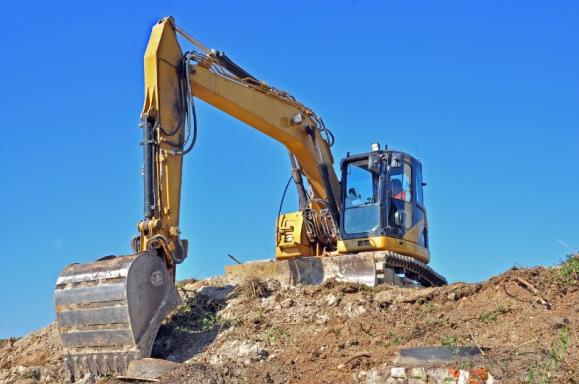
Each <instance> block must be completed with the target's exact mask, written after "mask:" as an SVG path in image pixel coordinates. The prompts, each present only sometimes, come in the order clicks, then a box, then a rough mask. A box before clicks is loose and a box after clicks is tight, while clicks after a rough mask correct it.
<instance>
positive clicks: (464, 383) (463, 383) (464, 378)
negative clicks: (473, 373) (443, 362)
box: [457, 369, 470, 384]
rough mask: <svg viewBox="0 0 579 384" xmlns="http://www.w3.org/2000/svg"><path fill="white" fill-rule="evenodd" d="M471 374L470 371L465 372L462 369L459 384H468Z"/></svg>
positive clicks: (459, 374)
mask: <svg viewBox="0 0 579 384" xmlns="http://www.w3.org/2000/svg"><path fill="white" fill-rule="evenodd" d="M469 377H470V373H469V372H468V371H463V370H462V369H461V370H460V371H459V373H458V383H457V384H468V381H469Z"/></svg>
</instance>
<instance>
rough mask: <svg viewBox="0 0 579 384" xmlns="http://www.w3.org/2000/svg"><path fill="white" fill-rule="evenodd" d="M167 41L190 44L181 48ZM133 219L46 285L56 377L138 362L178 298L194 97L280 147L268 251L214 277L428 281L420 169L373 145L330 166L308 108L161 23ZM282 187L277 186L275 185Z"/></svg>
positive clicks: (328, 138)
mask: <svg viewBox="0 0 579 384" xmlns="http://www.w3.org/2000/svg"><path fill="white" fill-rule="evenodd" d="M178 36H180V38H179V39H182V40H184V41H185V42H187V43H188V44H191V45H192V46H193V47H194V49H192V50H190V51H187V52H183V51H182V50H181V47H180V44H179V40H178ZM144 77H145V100H144V105H143V109H142V113H141V120H140V127H141V128H142V131H143V141H142V143H141V144H142V146H143V179H144V215H143V219H142V220H141V221H139V223H138V225H137V228H138V234H137V236H135V237H134V238H133V240H132V242H131V245H132V249H133V252H134V253H133V254H130V255H125V256H106V257H103V258H101V259H99V260H97V261H95V262H91V263H86V264H72V265H69V266H68V267H66V268H65V269H64V270H63V271H62V272H61V274H60V275H59V277H58V279H57V282H56V288H55V307H56V316H57V326H58V331H59V334H60V338H61V341H62V344H63V349H64V366H65V372H66V375H67V380H68V381H70V382H74V381H75V380H78V379H79V378H80V377H83V375H85V374H87V373H93V374H97V375H104V374H109V373H115V374H124V373H125V372H126V371H127V367H128V364H129V362H131V361H133V360H139V359H142V358H146V357H149V356H150V355H151V350H152V347H153V342H154V340H155V336H156V334H157V331H158V329H159V327H160V325H161V323H162V322H163V320H164V319H165V318H166V317H167V316H168V315H169V314H170V313H171V311H172V310H174V309H175V308H176V307H177V306H178V305H179V303H180V298H179V294H178V291H177V289H176V286H175V271H176V267H177V265H178V264H180V263H182V262H183V261H184V260H185V258H186V257H187V250H188V242H187V240H185V239H183V238H182V237H181V230H180V228H179V219H180V202H181V183H182V165H183V157H184V156H185V155H186V154H187V153H188V152H190V151H191V150H192V148H193V146H194V145H195V143H196V139H197V115H196V110H195V103H194V99H195V98H197V99H199V100H202V101H204V102H206V103H208V104H210V105H212V106H214V107H216V108H217V109H219V110H221V111H223V112H225V113H226V114H229V115H231V116H233V117H235V118H236V119H238V120H240V121H242V122H244V123H246V124H247V125H248V126H250V127H252V128H254V129H256V130H258V131H260V132H262V133H264V134H265V135H267V136H269V137H271V138H273V139H275V140H276V141H279V142H280V143H281V144H283V145H284V146H285V148H287V150H288V154H289V160H290V165H291V177H290V178H291V180H293V184H295V187H296V188H297V196H298V198H299V209H298V210H296V211H295V212H289V213H280V214H279V215H278V219H277V223H276V232H275V237H276V238H275V259H274V260H270V261H261V262H249V263H244V264H237V265H231V266H226V269H225V271H226V277H227V276H229V277H230V278H231V280H232V281H238V280H240V279H243V278H249V277H261V278H270V277H271V278H277V279H279V280H281V281H283V282H284V283H287V284H319V283H321V282H323V281H325V280H327V279H331V278H334V279H340V280H342V281H354V282H359V283H364V284H367V285H376V284H382V283H389V284H395V285H400V286H423V287H427V286H439V285H444V284H446V280H445V279H444V277H442V276H441V275H439V274H438V273H437V272H435V271H434V270H433V269H432V268H430V267H429V266H428V265H427V264H428V263H429V261H430V252H429V247H428V241H429V240H428V225H427V220H426V210H425V207H424V203H423V186H424V185H425V184H424V183H423V181H422V165H421V163H420V162H419V161H418V160H417V159H415V158H414V157H412V156H411V155H409V154H407V153H404V152H401V151H396V150H389V149H388V148H380V145H379V144H378V143H374V144H372V145H371V147H370V151H368V152H365V153H361V154H357V155H350V154H348V155H347V157H346V158H344V159H343V160H342V161H341V163H340V172H339V173H340V175H338V172H336V170H335V168H334V159H333V156H332V152H331V146H332V144H333V142H334V135H333V134H332V132H331V131H330V129H328V128H327V127H326V126H325V124H324V121H323V120H322V119H321V117H319V116H318V115H317V114H316V113H314V111H313V110H312V109H310V108H308V107H306V106H305V105H303V104H302V103H300V102H299V101H297V100H296V99H295V98H294V97H293V96H292V95H290V94H289V93H287V92H285V91H282V90H280V89H277V88H274V87H272V86H270V85H268V84H267V83H266V82H264V81H261V80H258V79H257V78H256V77H254V76H252V75H251V74H250V73H248V72H247V71H245V70H244V69H243V68H241V67H240V66H238V65H237V64H236V63H234V62H233V61H232V60H231V59H230V58H229V57H228V56H227V55H225V54H224V53H223V52H220V51H216V50H213V49H208V48H207V47H206V46H204V45H203V44H202V43H201V42H199V41H198V40H196V39H194V38H193V37H192V36H190V35H189V34H188V33H187V32H185V31H184V30H182V29H181V28H179V27H178V26H177V25H176V24H175V21H174V19H173V18H172V17H166V18H163V19H161V20H160V21H159V22H158V23H156V24H155V25H154V27H153V29H152V32H151V35H150V38H149V41H148V45H147V48H146V52H145V57H144ZM288 185H289V182H288Z"/></svg>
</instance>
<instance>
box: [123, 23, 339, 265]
mask: <svg viewBox="0 0 579 384" xmlns="http://www.w3.org/2000/svg"><path fill="white" fill-rule="evenodd" d="M178 33H181V34H182V35H183V36H184V37H185V38H186V39H188V40H190V41H191V42H192V43H194V44H195V45H196V46H197V47H198V48H199V49H200V51H201V52H188V53H186V54H183V53H182V51H181V47H180V45H179V42H178V41H177V34H178ZM192 97H194V98H198V99H200V100H203V101H205V102H207V103H208V104H210V105H212V106H214V107H216V108H218V109H220V110H221V111H223V112H225V113H227V114H229V115H231V116H233V117H235V118H237V119H239V120H240V121H243V122H244V123H246V124H248V125H249V126H250V127H252V128H255V129H256V130H258V131H260V132H262V133H264V134H266V135H268V136H269V137H271V138H273V139H275V140H277V141H279V142H280V143H282V144H283V145H284V146H285V147H286V148H287V149H288V151H289V153H290V157H291V159H292V160H293V161H292V163H293V164H295V167H294V174H295V175H296V176H297V178H298V179H299V178H300V177H301V175H302V174H303V175H304V176H305V178H306V179H307V181H308V184H309V186H310V187H311V192H312V196H311V201H310V203H311V204H310V206H311V207H312V209H311V210H310V212H319V211H320V210H325V211H326V212H327V213H328V214H327V215H326V216H325V217H323V218H319V217H318V218H312V215H310V216H308V217H306V218H305V219H306V221H307V220H309V221H310V224H311V225H309V227H308V228H310V238H311V237H314V238H317V239H322V238H323V239H324V241H322V243H323V246H325V247H326V249H328V248H332V246H333V244H332V242H335V232H336V231H335V230H334V231H333V232H334V234H333V236H332V235H331V234H328V233H327V232H332V230H325V232H326V233H322V234H315V232H316V228H318V229H317V231H318V232H320V231H322V232H323V230H320V229H319V228H321V227H324V228H328V227H332V222H333V223H334V224H335V223H337V221H338V216H339V201H340V200H339V199H340V184H339V181H338V177H337V175H336V173H335V171H334V168H333V162H334V159H333V156H332V153H331V150H330V143H329V140H331V136H328V137H324V135H323V133H324V132H326V131H327V130H326V129H325V127H324V126H323V122H322V121H321V119H320V118H319V117H318V116H317V115H315V113H314V112H313V111H312V110H311V109H309V108H307V107H305V106H304V105H303V104H301V103H299V102H298V101H296V100H295V99H294V98H293V97H291V96H290V95H289V94H287V93H286V92H283V91H279V90H276V89H275V88H273V87H270V86H268V85H267V84H265V83H264V82H260V81H258V80H257V79H255V78H254V77H253V76H251V75H249V74H248V73H247V72H245V71H244V70H243V69H241V68H240V67H238V66H237V65H235V64H234V63H233V62H232V61H231V60H230V59H229V58H227V57H226V56H225V55H224V54H223V53H220V52H216V51H210V50H208V49H207V48H205V47H204V46H203V45H202V44H200V43H199V42H198V41H196V40H195V39H193V38H191V37H190V36H189V35H187V34H186V33H185V32H183V31H181V30H180V29H178V28H177V27H176V26H175V22H174V20H173V19H172V18H170V17H169V18H165V19H162V20H161V21H159V22H158V23H157V24H156V25H155V26H154V27H153V31H152V33H151V38H150V40H149V43H148V46H147V50H146V53H145V103H144V106H143V111H142V114H141V121H142V123H141V125H142V128H143V132H144V135H143V138H144V139H143V146H144V159H143V163H144V165H143V173H144V180H145V182H144V185H145V200H144V201H145V207H144V219H143V221H141V222H140V223H139V225H138V229H139V232H140V234H139V236H138V237H137V238H136V239H135V241H134V243H133V248H134V249H135V251H146V250H157V251H158V252H160V253H162V254H163V255H164V257H165V259H166V261H167V265H168V267H169V269H170V270H171V271H172V270H173V269H174V265H175V264H176V263H179V262H181V261H182V260H183V259H184V258H185V256H186V251H187V243H186V242H185V241H184V240H181V238H180V231H179V214H180V193H181V178H182V161H183V156H184V154H185V153H187V152H188V150H189V149H190V148H191V146H192V145H193V144H194V141H195V137H196V123H195V122H194V123H193V124H194V127H189V130H188V128H187V127H188V122H189V121H190V120H191V119H193V120H195V115H194V110H191V109H190V105H191V104H192V102H193V100H191V98H192ZM189 125H190V124H189ZM303 195H306V196H307V193H305V194H303ZM295 215H296V214H294V216H295ZM314 215H315V214H314ZM297 216H300V218H301V219H303V218H302V217H301V213H297ZM298 221H299V222H301V221H300V220H298ZM298 221H296V220H295V217H294V219H292V220H291V222H292V223H291V225H290V227H291V228H292V231H296V232H301V231H303V230H305V228H301V226H300V228H295V227H296V223H297V222H298ZM320 223H323V224H326V225H325V226H323V225H320ZM278 226H279V227H280V228H279V229H278V233H280V231H281V232H283V231H284V228H285V231H286V232H287V228H288V226H287V225H285V224H284V223H283V222H281V223H278ZM336 227H337V226H336V225H333V228H336ZM284 233H285V232H284ZM299 237H300V234H296V236H293V237H292V239H294V238H299ZM278 243H279V241H278ZM300 243H303V244H307V246H304V247H301V248H300V249H301V251H298V253H301V254H302V255H303V256H307V255H310V254H312V253H315V251H312V252H309V251H307V250H309V249H310V247H309V244H310V243H311V242H310V239H307V235H305V236H303V239H302V240H300ZM294 248H295V247H294Z"/></svg>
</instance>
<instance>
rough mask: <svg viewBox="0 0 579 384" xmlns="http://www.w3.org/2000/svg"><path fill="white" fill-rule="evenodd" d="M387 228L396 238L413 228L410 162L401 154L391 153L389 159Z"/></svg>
mask: <svg viewBox="0 0 579 384" xmlns="http://www.w3.org/2000/svg"><path fill="white" fill-rule="evenodd" d="M387 194H388V196H389V200H390V201H389V203H390V204H388V205H389V212H388V224H389V228H390V229H391V230H392V231H393V232H394V234H395V235H399V236H396V237H403V236H404V235H405V234H406V232H407V231H409V230H410V229H411V228H412V226H413V216H414V209H413V203H414V199H415V197H414V193H413V179H412V161H411V159H408V158H406V157H405V156H403V155H402V154H397V153H393V154H391V156H390V158H389V167H388V188H387Z"/></svg>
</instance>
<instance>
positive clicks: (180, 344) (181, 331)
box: [151, 286, 234, 363]
mask: <svg viewBox="0 0 579 384" xmlns="http://www.w3.org/2000/svg"><path fill="white" fill-rule="evenodd" d="M233 289H234V287H233V286H225V287H219V288H215V287H204V288H203V289H202V290H201V291H200V292H195V293H191V294H188V297H187V298H186V299H184V300H183V303H182V304H181V305H180V306H179V307H178V308H177V309H176V310H175V313H174V314H173V316H172V317H171V318H170V319H169V320H167V321H166V322H165V323H164V324H163V325H161V327H160V328H159V332H158V333H157V337H156V339H155V343H154V345H153V351H152V354H151V357H154V358H159V359H165V360H170V361H175V362H178V363H182V362H184V361H187V360H189V359H191V358H192V357H193V356H195V355H196V354H197V353H199V352H201V351H203V349H204V348H205V347H206V346H207V345H209V344H211V343H212V342H213V340H215V338H216V337H217V335H218V334H219V333H220V332H221V331H223V330H224V329H227V328H228V327H229V326H230V324H229V323H228V322H227V321H225V320H224V319H222V318H220V317H219V316H218V315H217V313H218V312H219V311H220V310H221V309H223V308H224V307H225V306H226V305H227V296H228V295H229V293H231V292H232V291H233Z"/></svg>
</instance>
